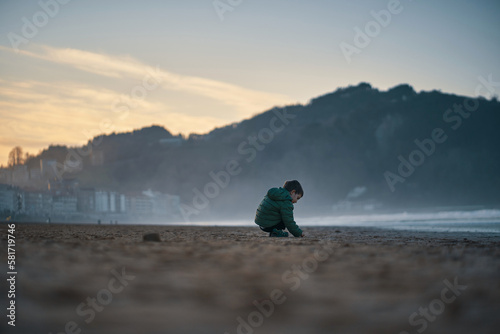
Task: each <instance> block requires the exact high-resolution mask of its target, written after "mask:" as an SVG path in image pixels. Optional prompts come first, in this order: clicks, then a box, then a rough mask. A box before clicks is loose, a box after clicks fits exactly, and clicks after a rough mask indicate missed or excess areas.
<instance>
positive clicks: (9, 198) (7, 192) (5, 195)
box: [0, 184, 16, 212]
mask: <svg viewBox="0 0 500 334" xmlns="http://www.w3.org/2000/svg"><path fill="white" fill-rule="evenodd" d="M15 209H16V190H15V188H13V187H12V186H9V185H6V184H0V212H2V211H9V212H14V211H15Z"/></svg>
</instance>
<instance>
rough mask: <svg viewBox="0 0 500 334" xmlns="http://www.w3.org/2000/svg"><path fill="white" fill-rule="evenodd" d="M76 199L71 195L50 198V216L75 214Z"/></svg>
mask: <svg viewBox="0 0 500 334" xmlns="http://www.w3.org/2000/svg"><path fill="white" fill-rule="evenodd" d="M76 203H77V198H76V196H72V195H61V196H54V197H53V198H52V214H53V215H55V216H73V215H75V214H76V213H77V210H76V208H77V205H76Z"/></svg>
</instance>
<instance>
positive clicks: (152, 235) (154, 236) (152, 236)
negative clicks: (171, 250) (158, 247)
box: [142, 233, 161, 242]
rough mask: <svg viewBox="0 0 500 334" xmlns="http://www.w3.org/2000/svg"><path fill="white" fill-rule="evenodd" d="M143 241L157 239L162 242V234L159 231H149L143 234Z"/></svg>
mask: <svg viewBox="0 0 500 334" xmlns="http://www.w3.org/2000/svg"><path fill="white" fill-rule="evenodd" d="M142 241H157V242H160V241H161V239H160V235H159V234H158V233H147V234H144V235H143V236H142Z"/></svg>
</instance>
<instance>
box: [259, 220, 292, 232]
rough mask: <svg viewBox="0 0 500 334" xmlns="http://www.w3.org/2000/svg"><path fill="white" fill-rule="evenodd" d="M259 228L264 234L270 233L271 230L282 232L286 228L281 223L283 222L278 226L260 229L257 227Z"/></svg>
mask: <svg viewBox="0 0 500 334" xmlns="http://www.w3.org/2000/svg"><path fill="white" fill-rule="evenodd" d="M259 227H260V229H261V230H262V231H264V232H272V231H273V229H277V230H284V229H285V228H286V227H285V223H283V222H279V223H278V224H276V225H274V226H271V227H262V226H259Z"/></svg>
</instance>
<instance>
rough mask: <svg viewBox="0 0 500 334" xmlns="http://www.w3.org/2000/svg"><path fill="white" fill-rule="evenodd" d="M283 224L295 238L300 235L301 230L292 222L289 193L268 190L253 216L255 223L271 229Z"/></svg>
mask: <svg viewBox="0 0 500 334" xmlns="http://www.w3.org/2000/svg"><path fill="white" fill-rule="evenodd" d="M280 222H283V223H284V224H285V226H286V228H287V229H288V231H290V233H292V234H293V236H295V237H300V236H301V235H302V230H301V229H300V228H299V227H298V226H297V224H296V223H295V221H294V220H293V204H292V197H291V196H290V193H289V192H288V190H286V189H285V188H282V187H279V188H272V189H269V191H268V192H267V195H266V196H265V197H264V199H263V200H262V202H260V205H259V207H258V208H257V213H256V214H255V223H256V224H257V225H259V226H262V227H264V228H265V227H271V226H274V225H277V224H279V223H280Z"/></svg>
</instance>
